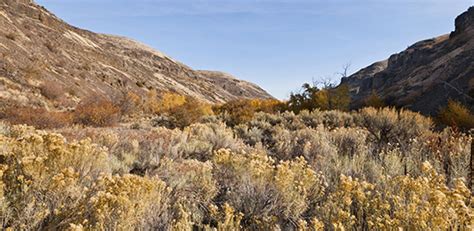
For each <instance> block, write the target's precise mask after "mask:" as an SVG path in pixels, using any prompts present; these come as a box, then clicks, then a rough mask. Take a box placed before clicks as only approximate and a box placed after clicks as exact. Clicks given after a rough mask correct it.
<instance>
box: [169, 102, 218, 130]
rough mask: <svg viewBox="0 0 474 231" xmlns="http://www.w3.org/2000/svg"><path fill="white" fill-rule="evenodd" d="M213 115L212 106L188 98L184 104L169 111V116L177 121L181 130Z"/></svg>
mask: <svg viewBox="0 0 474 231" xmlns="http://www.w3.org/2000/svg"><path fill="white" fill-rule="evenodd" d="M213 114H214V113H213V111H212V108H211V105H209V104H207V103H204V102H201V101H199V100H197V99H194V98H191V97H186V101H185V102H184V104H182V105H180V106H176V107H173V108H171V109H170V110H169V115H170V116H172V117H174V118H175V119H176V127H179V128H184V127H186V126H189V125H191V124H193V123H196V122H198V121H199V120H201V118H203V117H205V116H210V115H213Z"/></svg>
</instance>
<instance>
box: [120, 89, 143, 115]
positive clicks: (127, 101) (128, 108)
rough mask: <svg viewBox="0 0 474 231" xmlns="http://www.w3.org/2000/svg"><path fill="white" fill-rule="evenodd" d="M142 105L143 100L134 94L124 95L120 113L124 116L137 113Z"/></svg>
mask: <svg viewBox="0 0 474 231" xmlns="http://www.w3.org/2000/svg"><path fill="white" fill-rule="evenodd" d="M141 103H142V98H141V97H140V96H139V95H137V94H136V93H134V92H131V91H129V92H126V93H123V95H122V97H121V99H120V100H119V102H118V106H119V107H120V112H121V114H122V115H131V114H135V113H137V110H138V108H139V106H140V105H141Z"/></svg>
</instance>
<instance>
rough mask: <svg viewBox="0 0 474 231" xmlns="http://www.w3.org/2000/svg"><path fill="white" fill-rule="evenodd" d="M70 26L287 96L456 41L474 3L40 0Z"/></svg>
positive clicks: (425, 0) (440, 0)
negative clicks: (446, 38) (424, 45)
mask: <svg viewBox="0 0 474 231" xmlns="http://www.w3.org/2000/svg"><path fill="white" fill-rule="evenodd" d="M36 2H37V3H39V4H40V5H43V6H45V7H46V8H48V9H49V10H50V11H52V12H53V13H55V14H56V15H57V16H59V17H60V18H62V19H64V20H65V21H66V22H68V23H70V24H73V25H75V26H78V27H81V28H85V29H88V30H92V31H94V32H101V33H108V34H116V35H123V36H127V37H130V38H133V39H135V40H138V41H141V42H143V43H145V44H148V45H150V46H151V47H154V48H156V49H158V50H160V51H162V52H164V53H166V54H168V55H169V56H171V57H173V58H175V59H177V60H179V61H181V62H183V63H185V64H187V65H189V66H191V67H192V68H194V69H205V70H220V71H224V72H228V73H230V74H232V75H234V76H236V77H237V78H240V79H245V80H248V81H251V82H254V83H257V84H258V85H260V86H261V87H263V88H264V89H266V90H267V91H268V92H269V93H271V94H272V95H274V96H275V97H277V98H280V99H284V98H287V97H288V95H289V93H290V92H291V91H296V90H299V88H300V86H301V85H302V84H303V83H304V82H311V81H313V80H315V81H319V80H323V79H332V80H334V81H336V82H337V81H338V80H339V77H338V76H337V74H336V73H337V72H340V71H341V69H342V66H343V65H344V64H346V63H350V64H351V66H350V69H349V71H350V72H355V71H357V70H359V69H360V68H363V67H365V66H368V65H370V64H371V63H373V62H375V61H379V60H383V59H386V58H387V57H388V56H389V55H391V54H393V53H396V52H399V51H402V50H404V49H405V48H406V47H407V46H409V45H411V44H412V43H414V42H417V41H419V40H423V39H428V38H432V37H435V36H438V35H442V34H446V33H449V32H450V31H452V30H453V29H454V19H455V17H456V16H457V15H459V14H461V13H462V12H463V11H465V10H467V8H468V7H469V6H471V5H474V0H37V1H36Z"/></svg>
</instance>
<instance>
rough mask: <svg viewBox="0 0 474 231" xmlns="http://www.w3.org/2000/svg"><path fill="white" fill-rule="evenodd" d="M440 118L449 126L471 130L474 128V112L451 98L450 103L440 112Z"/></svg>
mask: <svg viewBox="0 0 474 231" xmlns="http://www.w3.org/2000/svg"><path fill="white" fill-rule="evenodd" d="M438 118H439V120H440V121H441V122H442V123H444V124H446V125H449V126H456V127H459V128H463V129H466V130H469V129H471V128H474V114H472V112H471V111H469V109H468V108H466V107H465V106H464V105H462V104H461V103H459V102H456V101H453V100H449V102H448V105H447V106H446V107H445V108H442V109H441V110H440V112H439V114H438Z"/></svg>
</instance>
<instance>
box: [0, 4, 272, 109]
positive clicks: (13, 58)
mask: <svg viewBox="0 0 474 231" xmlns="http://www.w3.org/2000/svg"><path fill="white" fill-rule="evenodd" d="M0 28H1V30H0V57H1V59H0V100H1V101H0V102H1V103H2V104H7V103H14V104H23V105H38V106H46V107H68V106H73V105H75V104H76V103H77V102H79V101H80V99H81V98H83V97H86V96H89V95H92V94H99V95H104V96H108V97H110V98H114V97H116V96H118V95H120V94H122V93H123V92H125V91H132V92H136V93H138V94H142V95H144V94H146V93H147V92H148V91H150V90H152V89H155V90H157V91H173V92H177V93H180V94H184V95H189V96H193V97H196V98H198V99H201V100H203V101H206V102H212V103H218V102H226V101H229V100H233V99H237V98H271V96H270V95H269V94H268V93H267V92H265V91H264V90H263V89H261V88H259V87H258V86H256V85H254V84H251V83H248V82H245V81H241V80H238V79H235V78H233V77H231V76H229V75H227V74H222V73H220V72H209V71H195V70H193V69H191V68H190V67H188V66H186V65H184V64H182V63H180V62H178V61H176V60H174V59H172V58H170V57H169V56H167V55H165V54H163V53H161V52H159V51H157V50H154V49H152V48H150V47H147V46H146V45H143V44H140V43H139V42H136V41H133V40H131V39H127V38H123V37H119V36H112V35H105V34H97V33H93V32H90V31H87V30H83V29H79V28H76V27H74V26H71V25H68V24H67V23H65V22H64V21H62V20H61V19H59V18H57V17H56V16H54V15H53V14H52V13H50V12H49V11H47V10H46V9H44V8H43V7H41V6H39V5H37V4H35V3H34V2H33V1H31V0H0ZM51 98H55V99H54V100H53V99H51ZM58 101H59V102H58Z"/></svg>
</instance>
